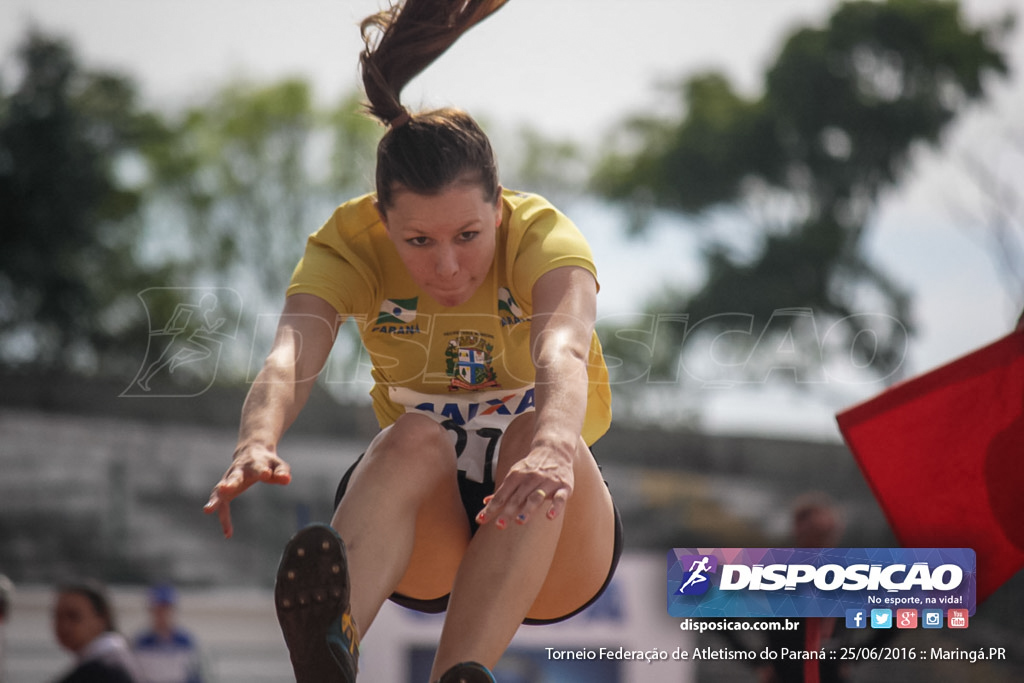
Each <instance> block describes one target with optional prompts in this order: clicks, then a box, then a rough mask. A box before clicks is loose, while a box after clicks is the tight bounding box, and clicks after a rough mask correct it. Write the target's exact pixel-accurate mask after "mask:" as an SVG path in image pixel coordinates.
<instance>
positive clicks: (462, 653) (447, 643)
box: [206, 0, 621, 683]
mask: <svg viewBox="0 0 1024 683" xmlns="http://www.w3.org/2000/svg"><path fill="white" fill-rule="evenodd" d="M503 3H504V0H468V1H467V0H458V1H449V0H445V1H438V0H408V1H407V2H405V3H403V4H401V5H399V6H396V7H393V8H391V9H390V10H387V11H385V12H382V13H380V14H377V15H374V16H372V17H370V18H368V19H366V20H365V21H364V22H363V36H364V40H365V41H366V49H365V50H364V52H363V53H362V55H361V67H362V74H363V83H364V87H365V90H366V95H367V99H368V101H369V105H368V109H369V111H370V113H371V114H372V115H374V116H376V117H377V118H379V119H380V120H381V121H382V122H384V123H385V124H387V125H388V129H387V132H386V133H385V134H384V136H383V137H382V139H381V141H380V143H379V146H378V150H377V170H376V192H375V193H374V194H369V195H366V196H363V197H360V198H357V199H354V200H352V201H349V202H347V203H345V204H343V205H342V206H340V207H339V208H338V209H337V210H336V211H335V212H334V214H333V215H332V216H331V217H330V219H328V221H327V222H326V223H325V224H324V225H323V227H321V228H320V229H319V230H318V231H317V232H316V233H314V234H313V235H312V236H311V237H310V239H309V241H308V243H307V247H306V251H305V254H304V256H303V258H302V261H301V262H300V263H299V265H298V267H297V268H296V270H295V273H294V275H293V278H292V282H291V285H290V286H289V288H288V291H287V297H286V302H285V306H284V311H283V314H282V316H281V319H280V322H279V326H278V329H277V333H276V337H275V341H274V344H273V347H272V349H271V351H270V354H269V356H268V358H267V360H266V362H265V364H264V366H263V368H262V370H261V372H260V374H259V376H258V377H257V379H256V381H255V382H254V383H253V385H252V388H251V390H250V392H249V395H248V397H247V399H246V402H245V405H244V407H243V409H242V419H241V429H240V436H239V441H238V446H237V448H236V450H235V453H234V457H233V461H232V463H231V466H230V467H229V468H228V470H227V472H226V473H225V475H224V477H223V478H222V479H221V480H220V481H219V482H218V483H217V485H216V487H215V488H214V491H213V493H212V495H211V497H210V500H209V502H208V503H207V505H206V511H207V512H210V513H214V512H215V513H217V514H218V516H219V518H220V522H221V525H222V527H223V530H224V533H225V535H227V536H230V535H231V533H232V524H231V515H230V502H231V501H232V500H233V499H234V498H235V497H237V496H238V495H240V494H241V493H242V492H243V491H245V490H246V489H248V488H249V487H250V486H252V485H253V484H255V483H256V482H266V483H271V484H287V483H288V482H289V481H290V479H291V473H290V470H289V467H288V465H287V463H286V462H285V461H284V459H282V457H281V456H280V455H278V453H277V444H278V441H279V440H280V438H281V436H282V434H283V433H284V432H285V430H286V429H287V428H288V426H289V425H290V424H291V423H292V421H293V420H294V419H295V417H296V415H297V414H298V413H299V411H300V410H301V408H302V406H303V404H304V403H305V401H306V399H307V397H308V396H309V393H310V389H311V386H312V384H313V382H314V381H315V378H316V377H317V375H318V373H319V372H320V370H321V369H322V367H323V365H324V363H325V361H326V359H327V357H328V354H329V352H330V350H331V347H332V345H333V343H334V340H335V336H336V334H337V331H338V327H339V325H340V324H341V323H342V322H343V321H344V320H346V319H350V318H351V319H354V320H356V322H357V324H358V325H359V327H360V335H361V338H362V342H363V344H364V345H365V347H366V349H367V351H368V352H369V354H370V357H371V358H372V361H373V376H374V380H375V384H374V387H373V389H372V390H371V396H372V398H373V405H374V409H375V412H376V415H377V417H378V420H379V422H380V425H381V431H380V432H379V434H378V435H377V436H376V437H375V438H374V439H373V440H372V442H371V443H370V444H369V446H368V447H367V449H366V452H365V453H364V454H363V456H362V457H361V458H360V459H359V461H358V462H357V463H356V464H355V465H354V466H353V467H352V468H351V469H350V470H349V471H348V472H347V473H346V474H345V476H344V478H343V479H342V482H341V485H340V486H339V490H338V500H337V508H336V512H335V514H334V517H333V519H332V521H331V524H330V526H326V525H313V526H310V527H307V528H306V529H304V530H302V531H300V532H299V533H298V534H296V536H295V537H294V538H293V539H292V540H291V541H290V542H289V544H288V546H287V547H286V549H285V552H284V555H283V557H282V560H281V565H280V568H279V571H278V576H277V585H276V589H275V599H276V604H277V610H278V618H279V620H280V622H281V627H282V630H283V632H284V636H285V640H286V642H287V644H288V648H289V652H290V655H291V659H292V665H293V668H294V670H295V675H296V680H297V681H298V683H324V682H325V681H344V682H350V681H353V680H355V675H356V671H357V664H358V641H359V638H360V635H361V634H364V633H366V632H367V631H368V630H369V629H370V627H371V625H372V623H373V620H374V617H375V616H376V614H377V612H378V610H379V609H380V607H381V605H382V604H383V603H384V601H385V600H387V599H389V598H390V599H392V600H394V601H396V602H398V603H400V604H402V605H405V606H408V607H412V608H414V609H420V610H424V611H430V612H439V611H443V610H447V614H446V616H445V621H444V627H443V630H442V634H441V638H440V643H439V645H438V650H437V654H436V657H435V660H434V664H433V670H432V672H431V678H430V680H431V681H442V682H444V683H447V682H449V681H469V682H473V681H493V680H494V679H493V677H492V675H491V674H490V672H489V668H491V667H493V666H494V664H495V663H496V662H497V661H498V659H499V658H500V657H501V655H502V653H503V652H504V651H505V649H506V647H507V646H508V644H509V642H510V641H511V639H512V637H513V636H514V634H515V632H516V629H517V628H518V627H519V625H520V624H522V623H524V622H525V623H548V622H554V621H558V620H561V619H564V618H567V617H569V616H571V615H573V614H575V613H576V612H578V611H580V610H581V609H583V608H584V607H586V606H587V605H589V604H590V603H591V602H592V601H593V600H595V599H596V598H597V597H598V596H599V595H600V594H601V592H602V591H603V590H604V588H605V587H606V586H607V584H608V581H609V580H610V578H611V575H612V573H613V571H614V569H615V565H616V563H617V560H618V555H619V553H620V551H621V531H620V528H621V527H620V524H619V520H618V515H617V513H616V511H615V508H614V505H613V503H612V499H611V497H610V495H609V492H608V489H607V487H606V486H605V484H604V482H603V480H602V477H601V473H600V471H599V469H598V466H597V464H596V462H595V460H594V458H593V456H592V455H591V452H590V449H589V446H590V445H591V444H593V443H594V442H595V441H596V440H597V439H598V437H600V436H601V435H602V434H603V433H604V432H605V430H606V429H607V427H608V423H609V421H610V416H611V411H610V393H609V387H608V375H607V370H606V368H605V365H604V361H603V357H602V354H601V348H600V345H599V343H598V340H597V336H596V334H595V333H594V318H595V300H596V295H597V289H598V287H597V280H596V270H595V267H594V263H593V259H592V257H591V253H590V249H589V248H588V246H587V244H586V242H585V241H584V239H583V237H582V235H581V234H580V232H579V231H578V230H577V229H576V227H575V226H574V225H573V224H572V223H571V222H570V221H569V220H568V219H567V218H566V217H565V216H564V215H562V214H561V213H559V212H558V211H557V210H556V209H555V208H554V207H553V206H551V205H550V204H549V203H548V202H547V201H545V200H544V199H542V198H541V197H538V196H536V195H529V194H523V193H517V192H511V191H507V190H503V189H502V187H501V186H500V184H499V182H498V177H497V167H496V164H495V160H494V155H493V152H492V150H491V145H490V142H489V141H488V139H487V137H486V135H485V134H484V133H483V131H482V130H481V129H480V127H479V126H478V125H477V124H476V122H475V121H474V120H473V119H472V118H471V117H470V116H468V115H467V114H466V113H464V112H462V111H460V110H455V109H441V110H434V111H425V112H410V111H408V110H407V109H406V108H405V107H404V106H403V105H402V104H401V102H400V99H399V95H400V93H401V90H402V88H403V87H404V86H405V84H406V83H408V82H409V80H411V79H412V78H413V77H414V76H415V75H416V74H418V73H419V72H420V71H422V70H423V69H424V68H425V67H426V66H427V65H428V64H430V63H431V62H432V61H433V60H434V59H435V58H436V57H437V56H438V55H440V54H441V53H442V52H444V51H445V50H446V49H447V48H448V47H449V46H450V45H451V44H452V43H454V42H455V40H456V39H457V38H458V37H459V36H460V35H461V34H462V33H464V32H465V31H466V30H468V29H469V28H470V27H472V26H473V25H474V24H476V23H477V22H479V21H481V20H482V19H484V18H485V17H487V16H488V15H489V14H491V13H492V12H494V11H495V10H496V9H498V8H499V7H500V6H501V5H502V4H503Z"/></svg>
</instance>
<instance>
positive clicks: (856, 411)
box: [836, 332, 1024, 603]
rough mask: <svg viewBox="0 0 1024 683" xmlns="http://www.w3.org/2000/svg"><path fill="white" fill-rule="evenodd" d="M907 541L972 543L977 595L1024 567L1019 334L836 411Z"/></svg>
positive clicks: (1023, 395)
mask: <svg viewBox="0 0 1024 683" xmlns="http://www.w3.org/2000/svg"><path fill="white" fill-rule="evenodd" d="M836 419H837V421H838V422H839V429H840V431H841V432H842V434H843V437H844V438H845V439H846V443H847V444H848V445H849V447H850V450H851V451H852V452H853V455H854V457H855V458H856V459H857V463H858V464H859V466H860V468H861V471H862V472H863V473H864V476H865V478H866V479H867V481H868V484H869V485H870V486H871V489H872V491H873V492H874V494H875V497H876V498H877V499H878V502H879V504H880V505H881V506H882V510H883V511H884V512H885V514H886V516H887V517H888V519H889V523H890V524H891V526H892V528H893V531H894V532H895V534H896V537H897V538H898V539H899V542H900V544H901V545H903V546H904V547H908V548H973V549H974V551H975V553H976V554H977V560H978V565H977V572H978V574H977V578H978V584H977V589H978V592H977V597H978V602H979V603H980V602H981V601H983V600H984V599H985V598H987V597H988V596H989V595H991V594H992V593H993V592H994V591H995V590H996V589H997V588H998V587H999V586H1001V585H1002V584H1003V583H1004V582H1005V581H1006V580H1007V579H1009V578H1010V577H1012V576H1013V575H1014V574H1015V573H1016V572H1017V571H1018V570H1020V568H1021V567H1024V332H1014V333H1013V334H1010V335H1008V336H1006V337H1004V338H1002V339H1000V340H998V341H996V342H994V343H993V344H990V345H989V346H986V347H984V348H982V349H979V350H977V351H975V352H973V353H970V354H968V355H966V356H964V357H962V358H959V359H957V360H954V361H952V362H950V363H948V364H947V365H944V366H942V367H940V368H937V369H935V370H932V371H931V372H928V373H925V374H924V375H921V376H919V377H916V378H913V379H910V380H907V381H905V382H903V383H901V384H897V385H895V386H893V387H891V388H890V389H888V390H886V391H885V392H883V393H882V394H880V395H878V396H876V397H875V398H872V399H870V400H868V401H866V402H864V403H861V404H860V405H857V406H854V407H852V408H849V409H847V410H845V411H843V412H841V413H839V415H837V416H836Z"/></svg>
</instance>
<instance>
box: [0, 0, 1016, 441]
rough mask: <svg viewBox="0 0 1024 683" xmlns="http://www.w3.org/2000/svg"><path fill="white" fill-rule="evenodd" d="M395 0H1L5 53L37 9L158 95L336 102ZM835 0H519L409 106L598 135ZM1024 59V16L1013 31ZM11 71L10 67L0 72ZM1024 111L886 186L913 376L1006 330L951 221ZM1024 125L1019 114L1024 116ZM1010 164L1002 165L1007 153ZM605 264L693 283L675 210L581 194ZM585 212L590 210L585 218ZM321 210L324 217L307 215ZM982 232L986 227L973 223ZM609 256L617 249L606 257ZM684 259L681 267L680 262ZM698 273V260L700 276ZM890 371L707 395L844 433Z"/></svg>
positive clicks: (877, 236) (628, 295) (880, 246)
mask: <svg viewBox="0 0 1024 683" xmlns="http://www.w3.org/2000/svg"><path fill="white" fill-rule="evenodd" d="M381 4H383V0H348V1H343V0H333V1H330V2H328V1H326V0H287V1H286V0H146V1H145V2H142V1H140V0H3V2H0V64H9V63H10V60H11V58H12V53H13V51H14V48H15V46H16V45H17V43H18V41H19V40H20V38H21V37H22V35H23V34H24V31H25V28H26V27H27V26H28V25H29V24H30V23H31V22H35V23H36V24H37V25H38V26H40V27H41V28H42V29H44V30H45V31H47V32H49V33H58V34H61V35H64V36H67V37H69V38H71V40H72V41H73V44H74V46H75V48H76V50H77V51H78V54H79V56H80V58H81V59H82V61H83V62H84V63H86V64H88V65H89V66H91V67H95V68H99V67H103V68H113V69H117V70H120V71H123V72H125V73H128V74H129V75H132V76H133V77H134V78H135V79H136V81H137V82H138V83H139V85H140V87H141V89H142V92H143V94H144V97H145V98H146V99H147V101H148V102H150V103H151V104H161V105H167V106H170V107H173V106H177V105H181V104H184V103H185V102H186V101H188V100H194V99H198V98H200V97H201V96H202V95H203V94H204V93H206V92H209V91H211V90H213V89H215V88H217V87H218V86H219V85H220V84H222V83H224V82H226V81H227V80H228V79H230V78H233V77H238V76H241V77H246V78H250V79H252V80H261V81H263V80H270V79H276V78H281V77H284V76H290V75H298V76H302V77H305V78H307V79H309V80H310V81H311V82H312V83H313V84H314V86H315V88H316V92H317V94H318V97H320V98H321V99H322V100H323V101H325V102H326V101H331V100H334V99H335V98H337V97H338V96H339V95H341V94H343V93H347V92H350V91H351V89H352V88H353V87H355V85H356V84H357V69H356V57H357V54H358V51H359V50H360V48H361V42H360V40H359V35H358V29H357V24H358V22H359V20H360V19H362V18H363V17H364V16H366V15H368V14H370V13H372V12H374V11H376V9H378V7H379V6H380V5H381ZM963 5H964V7H965V10H966V12H967V14H968V16H969V17H971V18H972V19H974V20H990V19H992V18H993V17H996V16H999V15H1001V14H1003V13H1005V12H1006V11H1007V10H1010V9H1012V8H1016V7H1018V5H1019V2H1018V1H1017V0H966V1H965V2H963ZM833 7H834V3H833V2H830V1H826V0H511V1H510V2H509V4H508V5H507V6H506V7H504V8H502V9H501V10H500V11H499V12H498V13H497V14H495V15H494V16H493V17H492V18H490V19H488V20H487V21H485V22H484V23H483V24H481V25H480V26H478V27H476V28H474V29H473V30H472V31H470V32H469V33H468V34H467V35H466V36H464V37H463V38H462V39H461V40H460V41H459V43H457V44H456V45H455V46H454V47H453V48H452V49H451V50H450V51H449V52H448V53H447V54H445V55H443V56H442V57H441V58H440V59H439V60H438V62H436V63H435V64H434V65H432V66H431V68H430V69H428V70H427V72H425V73H424V74H423V75H422V76H420V77H419V78H417V79H416V80H415V81H413V83H412V84H411V85H410V86H409V87H408V88H407V90H406V92H405V94H404V96H403V99H404V100H405V102H406V103H407V104H409V105H410V106H414V107H416V106H438V105H443V104H453V105H456V106H459V107H462V108H465V109H467V110H469V111H470V112H471V113H473V114H474V115H476V116H478V117H481V118H483V117H486V118H487V119H488V120H494V121H496V122H498V123H500V124H502V125H508V126H514V125H517V124H519V123H524V122H529V123H530V124H531V125H533V126H534V127H537V128H540V129H542V130H543V131H545V132H546V133H548V134H550V135H552V136H564V137H572V138H574V139H576V140H577V141H581V142H583V143H588V142H589V143H591V144H599V141H600V140H601V138H602V135H603V134H604V133H605V132H607V130H608V129H609V128H610V127H611V126H612V125H613V124H614V123H615V122H616V121H618V120H619V119H620V118H621V117H622V116H623V115H625V114H629V113H635V112H636V111H638V110H641V109H643V108H645V107H647V108H659V107H661V106H662V105H660V104H659V103H658V97H657V89H656V85H657V84H658V83H659V82H663V81H666V80H676V79H678V78H680V77H681V76H683V75H685V74H689V73H692V72H694V71H696V70H700V69H705V68H716V69H719V70H722V71H724V72H725V73H726V74H727V75H729V77H730V78H732V79H733V82H734V83H735V84H737V86H738V87H739V88H741V89H742V90H744V91H748V92H749V91H754V90H755V89H756V88H757V87H758V84H759V82H760V78H761V74H762V72H763V69H764V67H765V65H766V64H768V63H770V62H771V61H772V59H773V57H774V54H775V52H776V50H777V49H778V47H779V45H780V43H781V41H782V38H783V36H784V35H785V33H786V32H787V31H788V29H790V28H791V27H793V26H794V25H795V24H802V23H808V22H813V23H817V22H820V20H822V19H823V18H824V17H826V16H828V14H829V13H830V12H831V10H832V8H833ZM1011 51H1012V54H1013V58H1014V63H1015V65H1016V67H1017V69H1018V70H1024V27H1022V28H1021V29H1020V30H1018V31H1017V33H1016V35H1015V36H1014V42H1013V44H1012V47H1011ZM0 73H2V71H0ZM1020 111H1024V85H1021V84H1020V83H1019V82H1014V83H1011V84H1010V85H1009V86H1002V87H1000V88H999V89H998V91H997V97H996V100H995V104H994V110H991V111H988V112H978V113H974V114H971V115H969V116H966V117H964V120H963V122H962V123H961V124H960V125H958V126H957V128H956V130H955V131H954V133H953V135H951V137H950V139H949V144H948V145H947V149H949V150H950V152H949V153H947V154H945V155H942V156H940V155H936V154H935V153H932V152H926V153H922V154H921V155H920V158H919V160H918V163H917V164H916V167H915V168H916V170H915V173H914V175H913V178H912V180H911V182H909V183H908V184H907V185H906V186H905V187H903V188H902V189H901V191H900V193H899V195H898V196H895V197H892V198H890V199H889V200H887V202H886V204H885V205H884V206H883V210H882V213H881V216H880V217H879V221H878V224H877V225H876V226H875V228H874V229H873V236H872V238H871V249H872V250H873V251H874V253H876V254H877V255H878V257H879V259H880V260H881V261H882V262H883V263H884V264H885V265H886V267H887V268H888V270H889V272H890V273H894V274H895V275H896V276H897V277H898V278H899V280H900V281H901V282H903V283H904V284H905V285H907V286H909V287H911V288H912V290H913V291H914V292H915V293H916V295H917V298H916V302H915V303H916V310H917V315H918V324H919V326H920V329H921V333H922V334H921V337H920V339H919V340H918V341H917V342H916V343H915V344H914V346H913V347H912V350H911V354H912V355H911V358H910V360H909V361H908V366H907V367H908V368H909V369H910V374H914V373H916V372H920V371H922V370H925V369H927V368H930V367H934V366H935V365H938V364H940V363H942V362H945V361H948V360H951V359H952V358H954V357H956V356H958V355H961V354H963V353H966V352H968V351H970V350H972V349H974V348H977V347H979V346H981V345H983V344H985V343H988V342H989V341H993V340H994V339H996V338H997V337H999V336H1001V335H1002V334H1004V333H1005V332H1007V331H1008V330H1009V329H1010V328H1011V327H1012V324H1013V321H1014V319H1015V316H1016V313H1017V311H1015V305H1016V304H1015V303H1014V302H1013V301H1012V300H1011V298H1010V297H1009V296H1008V295H1007V294H1006V293H1005V291H1004V290H1002V289H1001V288H1000V287H999V284H998V283H997V281H996V278H995V276H994V274H993V268H992V265H991V260H990V259H989V256H988V254H987V253H986V252H985V251H984V250H983V249H982V248H981V247H980V246H979V240H978V237H977V233H978V230H979V228H978V227H977V226H974V227H973V228H972V227H971V225H970V222H969V221H962V220H959V221H955V220H954V219H953V216H954V212H955V210H960V209H962V208H963V207H964V206H969V205H970V203H971V200H970V197H971V196H972V193H971V191H970V188H969V187H968V186H969V185H970V182H969V181H965V176H964V175H962V173H960V172H959V171H958V169H959V168H960V166H958V163H957V161H956V160H957V159H958V155H962V154H963V153H965V152H966V151H967V150H971V151H973V152H977V153H979V154H982V155H983V158H985V159H987V160H990V161H992V162H993V163H994V164H995V165H996V166H997V167H1000V168H1003V169H1004V171H1003V172H1004V173H1005V177H1006V178H1010V177H1024V169H1022V168H1021V165H1022V162H1021V159H1022V157H1024V151H1021V152H1016V153H1015V152H1011V151H1008V150H1007V148H1006V147H1005V146H1004V141H1005V138H1006V133H1007V132H1008V131H1009V130H1011V129H1013V128H1014V124H1013V119H1012V118H1011V116H1012V115H1013V114H1012V113H1013V112H1016V113H1017V116H1018V119H1019V112H1020ZM1016 130H1017V132H1018V133H1021V132H1022V131H1024V124H1017V126H1016ZM1004 162H1005V163H1004ZM574 218H576V220H577V222H578V223H581V228H583V230H584V232H586V233H587V234H588V235H590V237H591V240H592V242H593V244H594V248H595V252H596V255H597V258H598V266H599V268H600V269H601V271H602V283H603V290H602V298H603V300H604V303H603V304H602V305H603V306H604V309H603V310H604V311H605V312H606V314H608V313H619V312H624V311H628V310H631V307H632V306H634V304H635V303H636V302H638V301H640V300H642V299H643V297H644V295H645V294H647V293H649V292H652V291H655V290H657V289H658V288H659V287H660V286H661V285H662V284H664V283H667V282H687V281H689V280H687V273H686V272H685V271H686V268H685V265H686V263H687V261H688V259H687V258H683V259H680V257H679V253H680V251H681V250H685V249H686V248H687V246H688V245H689V244H690V243H691V242H690V239H689V238H688V236H687V235H686V234H684V233H683V232H682V231H679V230H678V229H676V228H675V227H672V226H663V227H660V228H658V229H656V230H655V231H654V232H653V234H652V235H651V236H650V237H649V238H648V239H647V240H644V241H633V242H626V241H624V240H623V239H621V238H620V237H619V235H618V225H617V223H616V222H615V221H614V218H613V217H611V216H607V215H597V214H595V213H594V212H593V211H585V210H583V209H581V215H579V216H574ZM584 222H586V224H583V223H584ZM313 227H315V226H311V229H312V228H313ZM972 230H973V232H972ZM609 264H611V265H609ZM681 265H682V266H684V267H683V268H681ZM690 280H692V276H691V278H690ZM881 388H882V387H881V386H879V385H869V386H860V387H856V386H842V387H833V389H834V391H832V392H830V394H831V395H830V396H826V397H824V398H822V397H821V396H812V397H800V396H795V395H793V394H791V393H790V392H785V391H783V392H776V393H773V394H771V395H770V396H769V397H768V398H767V399H766V397H765V396H764V395H763V394H762V395H757V396H748V395H746V394H745V393H744V392H739V391H736V390H730V391H731V393H730V392H725V393H719V394H716V395H709V396H708V397H707V401H706V403H707V406H708V416H707V421H708V425H709V427H710V428H712V429H716V430H724V431H736V430H741V431H762V432H772V433H780V432H781V433H794V432H795V433H802V434H810V435H814V436H821V437H826V438H834V437H835V435H836V430H835V428H834V422H833V419H832V415H833V414H834V413H835V411H836V410H838V409H839V408H841V407H844V406H845V405H848V404H849V403H851V402H852V401H854V400H861V399H864V398H867V397H869V396H871V395H873V394H875V393H877V392H878V391H880V390H881Z"/></svg>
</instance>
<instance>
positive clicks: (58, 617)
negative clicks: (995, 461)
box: [53, 593, 107, 652]
mask: <svg viewBox="0 0 1024 683" xmlns="http://www.w3.org/2000/svg"><path fill="white" fill-rule="evenodd" d="M53 630H54V633H55V635H56V636H57V642H58V643H60V644H61V645H62V646H63V647H65V648H66V649H68V650H70V651H71V652H81V650H82V649H83V648H85V646H86V645H88V644H89V643H91V642H92V641H93V640H95V639H96V638H98V637H99V636H100V635H101V634H102V633H103V632H104V631H106V630H107V622H106V621H105V620H104V619H103V617H101V616H100V615H99V614H97V613H96V610H95V608H94V607H93V604H92V602H90V600H89V598H87V597H85V596H84V595H82V594H81V593H61V594H60V595H59V596H57V604H56V606H55V607H54V609H53Z"/></svg>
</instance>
